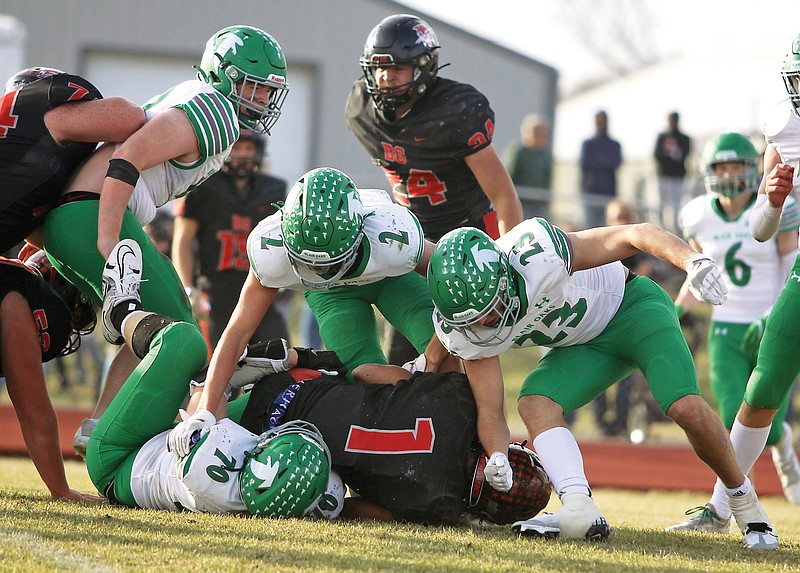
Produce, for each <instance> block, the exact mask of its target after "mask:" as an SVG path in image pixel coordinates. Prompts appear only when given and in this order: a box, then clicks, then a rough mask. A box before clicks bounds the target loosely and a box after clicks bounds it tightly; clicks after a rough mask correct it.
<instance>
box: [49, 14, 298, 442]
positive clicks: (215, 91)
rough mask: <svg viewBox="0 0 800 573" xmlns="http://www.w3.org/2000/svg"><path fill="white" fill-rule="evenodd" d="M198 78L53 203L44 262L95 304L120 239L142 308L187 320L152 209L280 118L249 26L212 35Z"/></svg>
mask: <svg viewBox="0 0 800 573" xmlns="http://www.w3.org/2000/svg"><path fill="white" fill-rule="evenodd" d="M198 70H199V71H198V77H197V79H196V80H190V81H186V82H183V83H181V84H178V85H177V86H175V87H173V88H171V89H169V90H167V91H166V92H164V93H163V94H161V95H159V96H157V97H155V98H153V99H151V100H150V101H149V102H147V103H146V104H145V105H144V110H145V114H146V123H145V124H144V126H143V127H142V128H140V129H139V130H138V131H136V132H135V133H134V134H133V135H131V136H130V137H129V138H128V139H127V140H126V141H125V142H124V143H122V144H120V145H119V146H114V145H106V146H104V147H101V148H100V149H98V150H97V151H96V152H95V153H94V155H93V156H92V157H91V158H89V159H88V160H87V161H86V163H85V164H84V165H83V167H82V168H81V169H80V170H79V171H78V172H77V174H76V176H75V177H74V179H73V180H72V182H71V183H70V184H69V185H68V186H67V188H66V189H65V194H64V196H63V197H62V199H61V204H60V205H59V206H58V207H56V208H54V209H53V210H52V211H50V213H49V214H48V217H47V220H46V223H45V227H44V248H45V251H46V252H47V253H48V258H49V259H50V260H51V261H52V263H53V266H54V267H55V268H56V269H57V270H58V272H59V273H60V274H61V275H63V276H64V277H65V278H66V279H67V280H68V281H70V282H71V283H72V284H74V285H75V286H76V287H78V288H79V289H80V290H81V291H82V292H84V293H86V295H87V296H90V297H91V298H92V299H93V300H94V301H95V302H96V303H100V302H101V300H102V280H101V273H102V269H103V265H104V264H105V262H106V258H107V256H108V254H109V252H110V251H111V249H112V248H113V247H114V246H115V245H116V244H117V242H118V241H119V240H120V238H121V237H123V238H133V239H135V240H136V242H137V243H139V245H140V246H141V248H142V252H143V256H144V260H145V277H144V279H145V282H144V283H143V286H142V303H143V305H144V308H146V309H147V310H150V311H153V312H157V313H159V314H163V315H166V316H170V317H173V318H176V319H179V320H185V321H187V322H193V319H192V315H191V306H190V304H189V301H188V299H187V297H186V294H185V292H184V289H183V286H182V285H181V282H180V279H179V277H178V275H177V273H176V272H175V269H174V267H173V266H172V264H171V262H170V261H169V260H168V259H166V258H164V257H163V256H162V255H161V254H160V253H159V252H158V250H157V249H156V248H155V247H154V245H153V244H152V242H151V241H150V240H149V239H148V238H147V236H146V234H145V232H144V231H143V230H142V226H143V225H145V224H147V223H148V222H149V221H150V220H152V219H153V217H155V214H156V208H157V207H160V206H161V205H163V204H165V203H167V202H168V201H170V200H171V199H174V198H175V197H179V196H181V195H185V194H186V193H189V192H190V191H191V190H192V189H194V188H195V187H196V186H197V185H199V184H200V183H201V182H202V181H203V180H205V179H206V178H207V177H209V176H210V175H212V174H213V173H214V172H216V171H217V170H218V169H220V168H221V167H222V165H223V163H224V161H225V159H226V158H227V157H228V155H229V153H230V151H231V148H232V147H233V144H234V142H235V141H236V139H237V138H238V137H239V124H241V125H242V126H244V127H246V128H249V129H256V130H259V131H267V130H268V129H269V127H270V126H271V125H272V124H273V123H274V122H275V121H276V120H277V118H278V116H279V115H280V108H281V104H282V102H283V99H284V96H285V94H286V91H287V84H286V62H285V59H284V56H283V52H282V50H281V48H280V46H279V45H278V43H277V42H276V41H275V39H274V38H273V37H272V36H270V35H269V34H267V33H266V32H264V31H263V30H260V29H258V28H253V27H250V26H232V27H228V28H224V29H222V30H220V31H219V32H217V33H216V34H214V35H213V36H212V37H211V38H210V39H209V41H208V43H207V44H206V48H205V51H204V53H203V57H202V60H201V62H200V66H199V68H198ZM109 332H110V331H109ZM109 336H110V339H109V342H111V343H114V344H120V343H121V342H122V337H121V335H120V334H119V333H110V335H109ZM122 348H123V349H122V350H121V351H120V353H119V354H118V357H117V358H116V359H115V362H114V364H113V365H112V368H111V369H110V371H109V375H108V377H107V380H106V383H105V385H104V391H103V393H102V395H101V397H100V400H99V402H98V404H97V407H96V408H95V412H94V414H93V415H92V419H91V420H88V421H86V422H85V423H84V425H83V426H82V429H81V430H79V432H78V435H76V443H75V445H76V449H79V450H80V448H85V441H86V438H87V436H88V433H89V432H90V431H91V428H92V427H93V423H94V422H93V420H96V419H97V418H99V417H100V415H101V414H102V412H103V410H104V409H105V408H106V407H107V406H108V403H109V402H110V401H111V399H112V398H113V396H114V395H115V393H116V391H117V390H118V389H119V387H120V386H121V385H122V383H123V382H124V380H125V378H127V375H128V374H129V373H130V372H131V370H132V369H133V367H134V366H135V364H136V363H137V362H138V361H137V360H136V359H135V357H134V356H133V355H132V354H131V353H130V352H128V351H127V350H125V347H124V346H123V347H122ZM84 426H85V427H84Z"/></svg>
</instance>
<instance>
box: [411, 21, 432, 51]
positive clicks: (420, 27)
mask: <svg viewBox="0 0 800 573" xmlns="http://www.w3.org/2000/svg"><path fill="white" fill-rule="evenodd" d="M412 29H413V30H414V31H415V32H416V33H417V43H418V44H422V45H423V46H425V47H426V48H433V47H435V46H436V36H434V35H433V30H431V29H430V28H428V27H427V26H426V25H425V24H417V25H416V26H414V27H413V28H412Z"/></svg>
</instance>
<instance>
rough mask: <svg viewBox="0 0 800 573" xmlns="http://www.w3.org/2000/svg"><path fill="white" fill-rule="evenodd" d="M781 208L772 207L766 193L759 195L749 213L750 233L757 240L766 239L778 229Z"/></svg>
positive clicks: (762, 240)
mask: <svg viewBox="0 0 800 573" xmlns="http://www.w3.org/2000/svg"><path fill="white" fill-rule="evenodd" d="M780 222H781V209H777V208H775V207H773V206H772V205H771V204H770V203H769V201H768V200H767V196H766V195H759V196H758V198H757V199H756V204H755V206H754V207H753V211H752V213H751V215H750V233H751V234H752V235H753V238H754V239H755V240H757V241H761V242H764V241H767V240H769V239H771V238H772V237H773V236H774V235H775V233H776V232H777V231H778V226H779V225H780Z"/></svg>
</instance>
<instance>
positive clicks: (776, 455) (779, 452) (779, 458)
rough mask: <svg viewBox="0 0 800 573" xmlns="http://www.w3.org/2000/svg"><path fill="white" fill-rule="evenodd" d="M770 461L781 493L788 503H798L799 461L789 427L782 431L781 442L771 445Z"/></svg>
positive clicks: (799, 487)
mask: <svg viewBox="0 0 800 573" xmlns="http://www.w3.org/2000/svg"><path fill="white" fill-rule="evenodd" d="M772 463H774V464H775V469H776V470H777V472H778V477H780V478H781V487H783V495H784V496H785V497H786V499H787V500H789V503H793V504H795V505H800V461H799V460H798V459H797V454H796V453H795V451H794V448H793V447H792V431H791V427H789V428H788V431H784V433H783V439H781V443H780V444H778V445H776V446H773V447H772Z"/></svg>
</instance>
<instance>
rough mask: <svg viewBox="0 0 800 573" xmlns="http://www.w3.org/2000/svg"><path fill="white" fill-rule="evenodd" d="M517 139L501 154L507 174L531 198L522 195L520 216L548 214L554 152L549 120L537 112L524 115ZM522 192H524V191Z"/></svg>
mask: <svg viewBox="0 0 800 573" xmlns="http://www.w3.org/2000/svg"><path fill="white" fill-rule="evenodd" d="M519 131H520V140H519V141H518V142H517V143H515V144H514V145H512V146H511V147H509V148H508V149H507V150H506V153H505V155H504V157H503V159H504V162H505V165H506V169H507V170H508V174H509V175H510V176H511V180H512V181H513V182H514V185H516V187H517V192H518V193H519V188H520V187H530V188H531V189H527V190H525V191H527V192H528V193H530V194H531V196H530V198H527V197H526V198H524V199H522V210H523V216H524V218H526V219H530V218H531V217H544V218H545V219H547V218H549V211H550V190H551V185H552V183H551V181H552V171H553V154H552V152H551V150H550V123H549V122H548V121H547V119H545V118H544V117H542V116H540V115H536V114H531V115H527V116H525V119H523V120H522V125H520V130H519ZM523 194H524V193H523Z"/></svg>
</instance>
